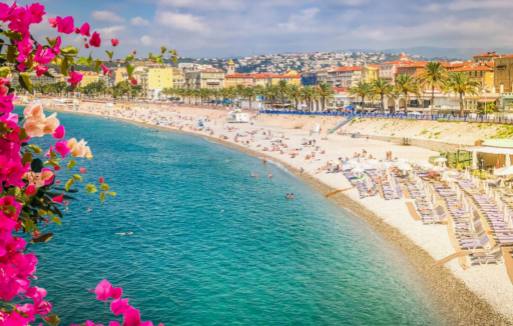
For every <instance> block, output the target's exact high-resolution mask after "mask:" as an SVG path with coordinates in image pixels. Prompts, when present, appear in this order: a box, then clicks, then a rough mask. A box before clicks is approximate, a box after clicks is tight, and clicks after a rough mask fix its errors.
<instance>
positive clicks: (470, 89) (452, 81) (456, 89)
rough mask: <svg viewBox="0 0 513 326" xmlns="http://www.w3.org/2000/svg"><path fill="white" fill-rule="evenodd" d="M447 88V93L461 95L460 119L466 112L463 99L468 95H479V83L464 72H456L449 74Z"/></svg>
mask: <svg viewBox="0 0 513 326" xmlns="http://www.w3.org/2000/svg"><path fill="white" fill-rule="evenodd" d="M445 87H446V91H449V92H453V93H456V94H458V95H459V101H460V117H462V116H463V113H464V110H465V104H464V102H463V99H464V97H465V95H467V94H469V95H476V94H477V93H478V88H479V83H478V82H477V81H475V80H472V79H470V78H469V76H468V75H467V74H465V73H463V72H455V73H451V74H449V79H447V82H446V83H445Z"/></svg>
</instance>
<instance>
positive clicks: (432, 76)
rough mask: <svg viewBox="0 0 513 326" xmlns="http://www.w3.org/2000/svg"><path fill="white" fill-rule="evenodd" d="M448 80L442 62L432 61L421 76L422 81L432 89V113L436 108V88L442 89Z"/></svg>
mask: <svg viewBox="0 0 513 326" xmlns="http://www.w3.org/2000/svg"><path fill="white" fill-rule="evenodd" d="M446 80H447V71H446V70H445V68H444V67H443V66H442V64H441V63H440V62H437V61H431V62H428V64H427V65H426V70H425V71H424V72H423V73H422V75H421V76H420V81H421V83H422V85H423V86H424V87H429V88H430V89H431V103H430V105H431V114H433V110H434V108H435V89H436V88H439V89H442V88H443V87H444V83H445V82H446Z"/></svg>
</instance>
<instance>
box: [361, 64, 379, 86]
mask: <svg viewBox="0 0 513 326" xmlns="http://www.w3.org/2000/svg"><path fill="white" fill-rule="evenodd" d="M378 78H379V65H366V66H364V67H363V68H362V81H363V82H365V83H372V82H373V81H375V80H376V79H378Z"/></svg>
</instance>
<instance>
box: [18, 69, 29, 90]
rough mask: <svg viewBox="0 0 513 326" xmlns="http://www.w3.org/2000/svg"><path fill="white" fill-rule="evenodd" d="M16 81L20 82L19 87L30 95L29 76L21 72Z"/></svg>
mask: <svg viewBox="0 0 513 326" xmlns="http://www.w3.org/2000/svg"><path fill="white" fill-rule="evenodd" d="M18 79H19V81H20V85H21V86H22V87H23V88H25V89H26V90H27V91H28V92H30V93H32V81H30V75H29V74H28V73H26V72H22V73H20V77H19V78H18Z"/></svg>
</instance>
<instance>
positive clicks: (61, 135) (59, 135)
mask: <svg viewBox="0 0 513 326" xmlns="http://www.w3.org/2000/svg"><path fill="white" fill-rule="evenodd" d="M65 135H66V129H64V126H63V125H60V126H58V127H57V128H56V129H55V131H54V132H53V134H52V136H53V137H54V138H56V139H61V138H64V136H65Z"/></svg>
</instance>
